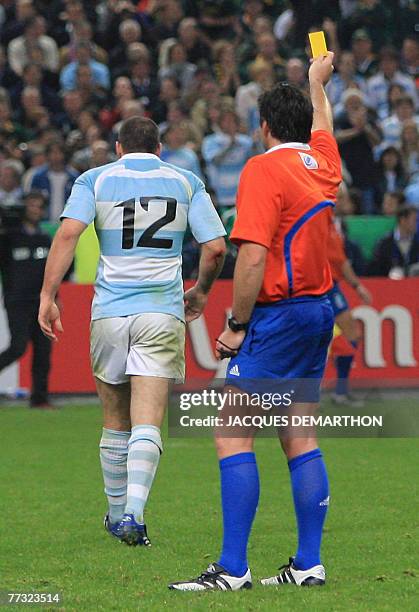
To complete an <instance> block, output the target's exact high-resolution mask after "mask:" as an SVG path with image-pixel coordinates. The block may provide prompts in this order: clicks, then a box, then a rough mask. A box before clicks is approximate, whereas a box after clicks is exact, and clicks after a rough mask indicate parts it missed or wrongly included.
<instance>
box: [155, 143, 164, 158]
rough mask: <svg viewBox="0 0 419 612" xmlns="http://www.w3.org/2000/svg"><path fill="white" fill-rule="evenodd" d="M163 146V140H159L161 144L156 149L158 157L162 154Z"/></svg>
mask: <svg viewBox="0 0 419 612" xmlns="http://www.w3.org/2000/svg"><path fill="white" fill-rule="evenodd" d="M162 148H163V145H162V143H161V142H159V146H158V147H157V149H156V155H157V157H160V154H161V150H162Z"/></svg>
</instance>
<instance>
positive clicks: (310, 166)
mask: <svg viewBox="0 0 419 612" xmlns="http://www.w3.org/2000/svg"><path fill="white" fill-rule="evenodd" d="M298 155H299V156H300V157H301V159H302V162H303V164H304V165H305V167H306V168H307V170H318V168H319V164H318V163H317V161H316V160H315V159H314V157H312V156H311V155H308V154H307V153H298Z"/></svg>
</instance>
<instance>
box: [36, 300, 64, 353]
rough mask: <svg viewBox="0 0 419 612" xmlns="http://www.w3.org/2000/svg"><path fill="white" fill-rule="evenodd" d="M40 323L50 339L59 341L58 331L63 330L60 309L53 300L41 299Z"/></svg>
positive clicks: (45, 334)
mask: <svg viewBox="0 0 419 612" xmlns="http://www.w3.org/2000/svg"><path fill="white" fill-rule="evenodd" d="M38 323H39V326H40V328H41V330H42V333H43V334H44V336H46V337H47V338H49V339H50V340H54V341H55V342H57V341H58V338H57V335H56V332H61V333H62V332H63V331H64V329H63V325H62V323H61V318H60V310H59V308H58V306H57V304H56V303H55V302H53V301H52V300H46V299H41V305H40V307H39V315H38Z"/></svg>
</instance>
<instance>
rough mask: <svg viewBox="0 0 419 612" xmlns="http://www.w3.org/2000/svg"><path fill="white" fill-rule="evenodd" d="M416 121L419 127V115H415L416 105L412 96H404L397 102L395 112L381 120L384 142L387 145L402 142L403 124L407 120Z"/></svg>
mask: <svg viewBox="0 0 419 612" xmlns="http://www.w3.org/2000/svg"><path fill="white" fill-rule="evenodd" d="M412 120H413V121H414V122H415V123H416V125H417V126H418V127H419V117H418V116H417V115H416V116H415V106H414V103H413V100H412V98H410V97H409V96H402V97H401V98H399V99H398V100H397V102H396V104H395V112H394V114H392V115H390V117H387V118H386V119H384V120H383V121H382V122H381V131H382V133H383V137H384V143H385V144H387V145H395V146H396V145H398V144H400V136H401V132H402V125H403V123H404V122H405V121H412Z"/></svg>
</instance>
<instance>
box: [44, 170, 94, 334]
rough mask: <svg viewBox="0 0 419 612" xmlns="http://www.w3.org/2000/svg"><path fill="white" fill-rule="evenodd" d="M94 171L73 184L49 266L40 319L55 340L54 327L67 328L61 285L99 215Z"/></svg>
mask: <svg viewBox="0 0 419 612" xmlns="http://www.w3.org/2000/svg"><path fill="white" fill-rule="evenodd" d="M91 172H92V171H91V170H89V171H88V172H85V173H84V174H82V175H81V176H79V177H78V178H77V179H76V182H75V183H74V185H73V188H72V190H71V195H70V197H69V198H68V201H67V204H66V206H65V209H64V212H63V214H62V217H61V218H63V222H62V224H61V227H60V228H59V230H58V231H57V233H56V234H55V237H54V240H53V243H52V246H51V250H50V252H49V255H48V259H47V263H46V266H45V274H44V284H43V286H42V289H41V304H40V308H39V316H38V322H39V325H40V327H41V329H42V331H43V333H44V334H45V335H46V336H47V337H48V338H50V339H51V340H57V336H56V334H55V333H54V330H58V331H63V327H62V325H61V320H60V312H59V310H58V307H57V304H56V302H55V298H56V295H57V292H58V289H59V286H60V284H61V282H62V280H63V278H64V276H65V274H66V272H67V271H68V269H69V267H70V265H71V262H72V261H73V259H74V253H75V250H76V246H77V242H78V240H79V237H80V235H81V234H82V233H83V232H84V230H85V229H86V227H87V226H88V225H89V224H90V223H91V222H92V221H93V219H94V217H95V210H96V205H95V198H94V191H93V184H92V179H91Z"/></svg>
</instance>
